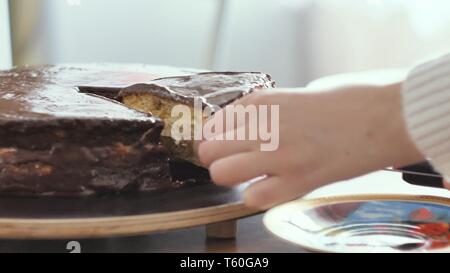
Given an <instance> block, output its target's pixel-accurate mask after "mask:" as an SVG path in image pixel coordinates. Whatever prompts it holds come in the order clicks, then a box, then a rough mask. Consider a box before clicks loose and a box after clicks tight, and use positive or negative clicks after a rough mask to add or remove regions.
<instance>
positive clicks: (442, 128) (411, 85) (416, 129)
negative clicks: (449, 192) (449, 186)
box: [402, 54, 450, 181]
mask: <svg viewBox="0 0 450 273" xmlns="http://www.w3.org/2000/svg"><path fill="white" fill-rule="evenodd" d="M402 93H403V110H404V115H405V119H406V124H407V128H408V131H409V133H410V136H411V138H412V140H413V141H414V143H415V144H416V145H417V147H418V149H419V150H420V151H421V152H422V153H423V155H424V156H425V157H427V158H428V159H429V160H430V161H431V163H432V164H433V166H434V168H435V169H436V170H437V171H438V172H440V173H441V174H442V175H443V176H444V177H445V179H446V180H447V181H450V54H449V55H446V56H443V57H441V58H438V59H436V60H433V61H430V62H428V63H425V64H422V65H420V66H418V67H416V68H415V69H413V70H412V72H411V73H410V74H409V76H408V78H407V80H406V81H405V82H404V84H403V90H402Z"/></svg>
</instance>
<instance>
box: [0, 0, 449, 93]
mask: <svg viewBox="0 0 450 273" xmlns="http://www.w3.org/2000/svg"><path fill="white" fill-rule="evenodd" d="M6 2H7V1H6V0H0V65H2V66H5V65H8V63H9V61H8V59H7V57H5V56H8V55H9V53H8V52H9V49H8V45H9V42H8V35H6V34H5V33H6V29H7V28H8V26H7V22H8V20H7V18H6V14H7V13H6V11H7V7H6ZM9 2H10V7H9V10H10V15H11V20H10V21H11V30H12V45H13V57H14V58H13V60H14V64H16V65H21V64H41V63H61V62H63V63H67V62H138V63H150V64H165V65H173V66H183V67H195V68H204V69H216V70H258V71H263V72H267V73H271V74H272V75H273V76H274V78H275V79H276V80H277V82H278V83H279V85H281V86H301V85H304V84H305V83H307V82H309V81H311V80H313V79H316V78H318V77H321V76H325V75H330V74H335V73H344V72H350V71H362V70H368V69H379V68H398V67H408V66H411V65H413V64H415V63H417V62H419V61H420V60H424V59H425V58H429V57H432V56H435V55H437V54H441V53H444V52H446V51H450V1H448V0H32V1H30V0H10V1H9Z"/></svg>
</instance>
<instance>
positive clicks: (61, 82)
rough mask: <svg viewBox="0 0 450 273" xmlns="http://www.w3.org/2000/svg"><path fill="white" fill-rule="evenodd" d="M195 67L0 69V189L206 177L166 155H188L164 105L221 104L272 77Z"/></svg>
mask: <svg viewBox="0 0 450 273" xmlns="http://www.w3.org/2000/svg"><path fill="white" fill-rule="evenodd" d="M198 72H199V71H196V70H185V69H174V68H168V67H151V66H119V67H111V66H109V65H95V66H85V65H79V66H41V67H25V68H15V69H12V70H7V71H0V195H23V196H90V195H97V194H111V193H121V192H127V191H132V192H147V191H154V190H162V189H171V188H178V187H180V185H182V184H185V183H186V181H188V182H192V183H196V182H205V181H209V178H208V172H207V170H204V169H202V168H198V167H195V166H191V165H190V164H189V163H186V162H182V161H175V160H170V159H169V157H171V156H172V154H174V155H175V157H179V158H181V159H188V160H191V161H193V162H196V161H195V160H194V159H192V147H191V146H190V145H191V143H188V145H181V146H180V145H175V144H174V143H173V141H167V139H170V135H168V134H167V132H170V129H168V128H170V125H171V123H170V117H169V116H168V115H167V111H169V110H168V109H170V107H172V106H173V105H174V104H175V103H177V104H179V103H181V104H185V105H188V106H189V107H192V106H193V104H192V103H193V99H194V98H200V99H201V100H202V101H203V102H204V104H205V105H206V104H218V105H219V106H224V105H226V104H228V103H230V102H232V101H234V100H236V99H237V98H239V97H241V96H242V95H244V94H247V93H249V92H251V91H252V90H254V89H255V88H264V87H271V86H273V82H272V81H271V79H270V77H269V76H267V75H265V74H259V73H200V74H197V73H198ZM175 75H177V77H168V76H175ZM188 75H191V76H188ZM164 77H165V78H164ZM138 83H139V84H138ZM143 83H144V84H143ZM128 86H131V87H129V88H127V87H128ZM117 100H119V101H120V102H119V101H117ZM121 102H124V103H125V104H126V105H124V104H122V103H121ZM131 108H135V109H136V110H135V109H131ZM137 110H139V111H137ZM149 113H152V114H153V116H152V115H150V114H149ZM168 113H170V111H169V112H168ZM159 117H161V118H162V119H163V120H164V121H166V122H167V124H166V126H164V122H163V121H162V120H161V119H160V118H159ZM163 131H164V132H165V133H163ZM161 134H162V135H163V137H162V138H161ZM161 139H166V141H165V143H162V141H161ZM172 144H174V145H172ZM176 144H178V143H176ZM188 146H189V147H188ZM168 149H169V150H170V151H171V153H168V152H167V150H168ZM197 174H198V176H197ZM185 178H186V179H185Z"/></svg>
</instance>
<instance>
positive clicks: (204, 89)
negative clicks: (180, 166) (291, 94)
mask: <svg viewBox="0 0 450 273" xmlns="http://www.w3.org/2000/svg"><path fill="white" fill-rule="evenodd" d="M274 86H275V83H274V82H273V81H272V79H271V77H270V76H269V75H267V74H262V73H256V72H206V73H198V74H195V75H188V76H178V77H166V78H161V79H156V80H154V81H152V82H151V83H147V84H145V83H142V84H136V85H133V86H130V87H127V88H124V89H123V90H122V91H121V92H120V93H119V98H120V99H121V100H122V101H123V103H124V104H125V105H127V106H129V107H130V108H134V109H137V110H139V111H143V112H147V113H150V114H152V115H155V116H157V117H159V118H161V119H162V120H163V121H164V123H165V127H164V130H163V132H162V141H163V143H164V145H165V146H166V148H168V150H169V151H170V154H171V156H172V157H175V158H180V159H183V160H187V161H190V162H192V163H194V164H197V165H199V164H200V163H199V161H198V159H197V158H196V156H195V155H194V152H193V151H194V148H193V141H192V140H193V139H194V137H193V135H192V136H191V139H190V140H182V141H176V140H174V139H173V138H172V136H171V130H172V124H173V123H174V122H175V121H176V119H177V118H178V117H173V116H172V113H171V112H172V111H171V110H172V109H173V107H174V106H176V105H180V104H182V105H186V106H188V107H189V108H190V112H191V124H193V125H194V124H195V123H201V122H203V121H204V120H202V119H204V118H203V117H202V116H201V115H198V116H194V112H195V111H196V109H194V105H195V100H197V101H198V102H199V104H200V106H201V107H202V108H204V107H206V106H216V107H224V106H226V105H227V104H230V103H231V102H233V101H235V100H237V99H239V98H240V97H242V96H244V95H246V94H249V93H251V92H253V91H254V90H256V89H262V88H271V87H274ZM197 110H198V109H197ZM200 110H201V109H200ZM198 117H200V118H198ZM194 126H195V125H194ZM197 128H201V126H197ZM192 134H194V130H192Z"/></svg>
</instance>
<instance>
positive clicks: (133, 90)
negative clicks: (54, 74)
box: [119, 72, 275, 107]
mask: <svg viewBox="0 0 450 273" xmlns="http://www.w3.org/2000/svg"><path fill="white" fill-rule="evenodd" d="M274 86H275V82H274V81H273V80H272V78H271V77H270V76H269V75H267V74H263V73H258V72H206V73H198V74H195V75H189V76H179V77H166V78H160V79H156V80H154V81H152V82H151V83H147V84H145V83H144V84H137V85H134V86H130V87H127V88H125V89H123V90H122V91H121V92H120V94H119V95H120V97H126V96H129V95H133V94H145V93H150V94H154V95H157V96H160V97H164V98H168V99H171V100H176V101H180V102H181V103H189V104H192V103H193V102H194V100H195V99H200V100H201V101H202V102H203V104H204V105H217V106H221V107H223V106H225V105H227V104H229V103H231V102H233V101H235V100H236V99H238V98H240V97H242V96H244V95H246V94H248V93H251V92H252V91H254V90H255V89H263V88H271V87H274Z"/></svg>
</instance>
